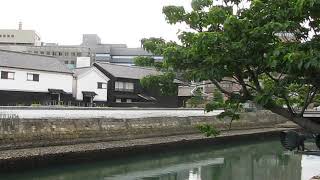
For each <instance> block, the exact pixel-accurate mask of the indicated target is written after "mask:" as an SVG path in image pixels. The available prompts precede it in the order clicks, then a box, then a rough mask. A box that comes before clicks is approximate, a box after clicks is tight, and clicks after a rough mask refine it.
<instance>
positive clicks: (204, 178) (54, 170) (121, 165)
mask: <svg viewBox="0 0 320 180" xmlns="http://www.w3.org/2000/svg"><path fill="white" fill-rule="evenodd" d="M317 174H320V157H317V156H306V155H300V154H293V153H289V152H284V151H283V150H282V148H281V145H280V143H279V142H278V140H276V141H267V142H263V143H245V144H237V145H235V144H233V145H224V146H212V147H208V146H206V147H194V148H192V149H190V148H188V149H183V150H181V149H180V150H170V151H169V150H168V152H163V153H158V154H145V155H137V156H136V157H131V158H125V159H121V160H112V161H102V162H97V163H90V164H82V165H69V166H59V167H50V168H47V169H37V170H34V171H28V172H24V173H20V174H18V173H17V174H14V175H12V174H11V175H0V179H6V180H309V179H310V178H311V177H312V176H314V175H317Z"/></svg>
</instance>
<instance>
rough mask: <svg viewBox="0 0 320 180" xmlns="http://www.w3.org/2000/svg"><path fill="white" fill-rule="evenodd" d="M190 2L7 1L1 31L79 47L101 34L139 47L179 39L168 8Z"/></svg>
mask: <svg viewBox="0 0 320 180" xmlns="http://www.w3.org/2000/svg"><path fill="white" fill-rule="evenodd" d="M190 2H191V0H5V1H1V7H2V8H1V11H0V17H1V21H0V28H1V29H17V28H18V23H19V21H22V22H23V29H34V30H36V31H37V32H38V34H40V36H41V38H42V41H43V42H56V43H59V44H67V45H71V44H80V43H81V39H82V34H98V35H99V36H100V38H101V39H102V42H103V43H126V44H128V46H129V47H139V46H140V39H142V38H144V37H163V38H165V39H167V40H176V33H177V31H178V29H179V28H178V27H175V26H171V25H168V24H167V23H166V21H165V17H164V15H163V14H162V7H163V6H165V5H183V6H185V7H186V8H187V9H189V8H190Z"/></svg>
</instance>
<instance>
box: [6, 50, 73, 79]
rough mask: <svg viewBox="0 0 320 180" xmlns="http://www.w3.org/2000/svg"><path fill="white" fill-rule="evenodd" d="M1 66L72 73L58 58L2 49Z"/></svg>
mask: <svg viewBox="0 0 320 180" xmlns="http://www.w3.org/2000/svg"><path fill="white" fill-rule="evenodd" d="M0 67H8V68H19V69H31V70H39V71H50V72H61V73H70V74H72V71H70V70H69V69H68V68H67V67H66V66H64V65H63V64H62V63H61V62H60V61H59V60H58V59H57V58H55V57H51V56H41V55H33V54H28V53H22V52H12V51H5V50H0Z"/></svg>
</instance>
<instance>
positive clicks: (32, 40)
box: [0, 22, 41, 46]
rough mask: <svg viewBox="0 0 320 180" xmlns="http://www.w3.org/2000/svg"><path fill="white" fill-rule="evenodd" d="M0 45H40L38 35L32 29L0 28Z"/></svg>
mask: <svg viewBox="0 0 320 180" xmlns="http://www.w3.org/2000/svg"><path fill="white" fill-rule="evenodd" d="M0 45H23V46H41V39H40V36H39V35H38V34H37V33H36V32H35V31H34V30H23V29H22V23H21V22H20V23H19V29H0Z"/></svg>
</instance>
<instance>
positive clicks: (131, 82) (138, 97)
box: [93, 62, 178, 107]
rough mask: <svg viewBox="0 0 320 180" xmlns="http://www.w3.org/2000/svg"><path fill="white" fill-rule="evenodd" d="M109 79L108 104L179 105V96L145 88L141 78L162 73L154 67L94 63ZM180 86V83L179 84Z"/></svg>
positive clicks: (119, 105)
mask: <svg viewBox="0 0 320 180" xmlns="http://www.w3.org/2000/svg"><path fill="white" fill-rule="evenodd" d="M93 65H94V66H95V67H96V68H97V69H98V70H100V71H101V72H102V73H103V74H105V75H106V76H107V77H108V78H109V79H110V80H109V81H108V105H109V106H118V107H130V106H135V107H178V96H177V95H176V96H162V95H161V94H159V93H158V92H154V91H151V90H148V89H145V88H143V87H142V85H141V84H140V80H141V79H142V78H144V77H146V76H149V75H160V74H161V72H159V71H156V70H155V69H152V68H143V67H136V66H127V65H119V64H112V63H101V62H97V63H94V64H93ZM177 86H178V85H177Z"/></svg>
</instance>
